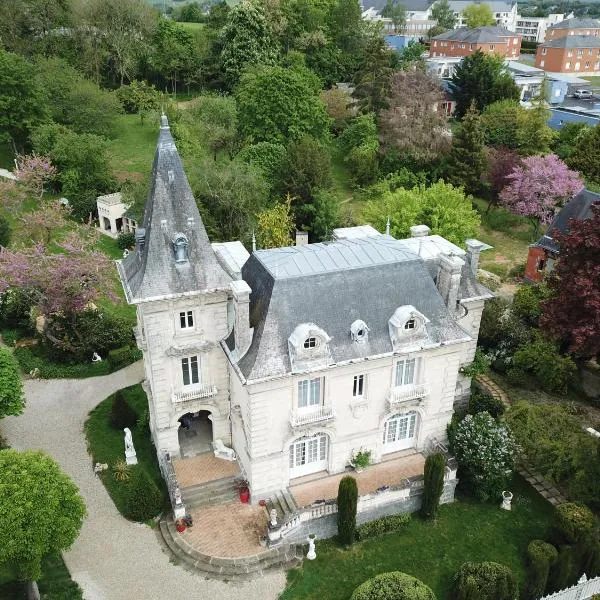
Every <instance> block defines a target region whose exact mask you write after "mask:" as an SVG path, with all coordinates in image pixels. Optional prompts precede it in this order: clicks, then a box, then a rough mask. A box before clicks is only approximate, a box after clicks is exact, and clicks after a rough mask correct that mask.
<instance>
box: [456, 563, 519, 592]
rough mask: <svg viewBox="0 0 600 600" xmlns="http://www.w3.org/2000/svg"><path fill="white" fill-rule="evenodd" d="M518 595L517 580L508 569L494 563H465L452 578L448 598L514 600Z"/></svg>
mask: <svg viewBox="0 0 600 600" xmlns="http://www.w3.org/2000/svg"><path fill="white" fill-rule="evenodd" d="M475 591H476V595H473V594H475ZM518 594H519V589H518V585H517V580H516V578H515V576H514V574H513V572H512V571H511V570H510V569H509V568H508V567H505V566H504V565H501V564H499V563H495V562H482V563H472V562H466V563H464V564H463V565H462V566H461V567H460V569H459V570H458V571H457V573H456V575H455V576H454V579H453V581H452V592H451V596H450V597H451V598H452V600H465V599H466V598H477V600H515V599H516V598H517V597H518Z"/></svg>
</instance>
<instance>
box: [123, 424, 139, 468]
mask: <svg viewBox="0 0 600 600" xmlns="http://www.w3.org/2000/svg"><path fill="white" fill-rule="evenodd" d="M123 431H124V432H125V462H126V463H127V464H128V465H137V456H136V454H135V448H134V447H133V438H132V437H131V430H130V429H129V427H125V429H123Z"/></svg>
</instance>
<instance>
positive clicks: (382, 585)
mask: <svg viewBox="0 0 600 600" xmlns="http://www.w3.org/2000/svg"><path fill="white" fill-rule="evenodd" d="M350 600H436V597H435V594H434V593H433V591H432V590H431V588H430V587H428V586H427V585H425V584H424V583H423V582H422V581H420V580H419V579H417V578H415V577H413V576H412V575H407V574H406V573H401V572H400V571H390V572H389V573H382V574H381V575H377V576H376V577H373V578H372V579H367V581H365V582H364V583H362V584H361V585H359V586H358V587H357V588H356V589H355V590H354V592H353V594H352V597H351V599H350Z"/></svg>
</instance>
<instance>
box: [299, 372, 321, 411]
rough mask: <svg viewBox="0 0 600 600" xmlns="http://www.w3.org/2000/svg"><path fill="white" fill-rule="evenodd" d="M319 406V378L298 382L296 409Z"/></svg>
mask: <svg viewBox="0 0 600 600" xmlns="http://www.w3.org/2000/svg"><path fill="white" fill-rule="evenodd" d="M320 405H321V378H320V377H318V378H316V379H303V380H302V381H299V382H298V408H307V407H309V406H320Z"/></svg>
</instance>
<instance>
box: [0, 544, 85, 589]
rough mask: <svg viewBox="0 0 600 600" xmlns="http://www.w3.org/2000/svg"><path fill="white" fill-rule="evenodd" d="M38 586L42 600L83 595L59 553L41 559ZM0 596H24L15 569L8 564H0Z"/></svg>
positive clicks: (22, 587)
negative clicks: (40, 573)
mask: <svg viewBox="0 0 600 600" xmlns="http://www.w3.org/2000/svg"><path fill="white" fill-rule="evenodd" d="M38 587H39V590H40V594H41V596H42V598H44V600H81V599H82V597H83V595H82V591H81V588H80V587H79V586H78V585H77V584H76V583H75V582H74V581H73V580H72V579H71V574H70V573H69V570H68V569H67V567H66V565H65V563H64V561H63V559H62V556H61V555H60V554H50V555H48V556H46V557H45V558H44V559H43V561H42V577H41V579H40V580H39V581H38ZM0 598H6V599H7V600H9V599H10V600H19V599H21V598H23V599H24V598H25V588H24V586H23V584H22V583H21V582H19V581H17V579H16V573H15V571H14V570H13V569H11V568H10V567H9V566H8V565H0Z"/></svg>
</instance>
